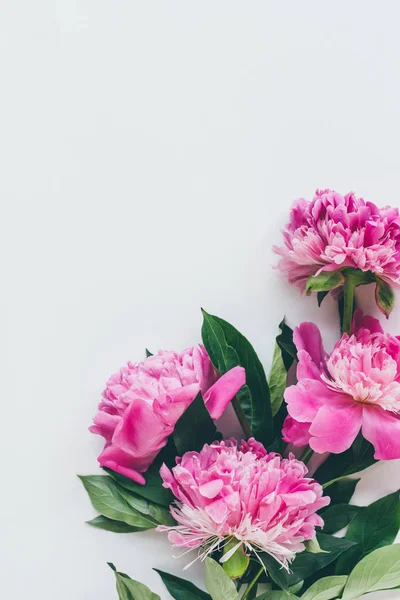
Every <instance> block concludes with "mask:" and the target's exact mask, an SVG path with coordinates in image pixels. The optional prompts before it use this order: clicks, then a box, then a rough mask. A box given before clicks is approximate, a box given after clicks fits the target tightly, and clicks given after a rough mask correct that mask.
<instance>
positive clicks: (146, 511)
mask: <svg viewBox="0 0 400 600" xmlns="http://www.w3.org/2000/svg"><path fill="white" fill-rule="evenodd" d="M118 491H119V493H120V494H121V496H122V497H123V498H124V499H125V501H126V502H127V503H128V504H129V506H131V507H132V508H133V509H134V510H136V511H138V512H139V513H140V514H142V515H146V517H148V518H149V519H151V520H152V521H154V522H155V523H156V524H157V525H175V521H174V519H173V518H172V517H171V513H170V512H169V509H168V508H165V507H164V506H160V505H159V504H155V503H154V502H150V500H146V499H145V498H141V497H140V496H136V495H135V494H133V493H132V492H128V490H126V489H124V488H123V487H121V486H119V487H118Z"/></svg>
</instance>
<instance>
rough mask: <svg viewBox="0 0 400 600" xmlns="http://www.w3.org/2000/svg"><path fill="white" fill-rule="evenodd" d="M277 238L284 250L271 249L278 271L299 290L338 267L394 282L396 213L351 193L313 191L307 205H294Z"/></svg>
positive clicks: (399, 258) (397, 270) (399, 240)
mask: <svg viewBox="0 0 400 600" xmlns="http://www.w3.org/2000/svg"><path fill="white" fill-rule="evenodd" d="M283 235H284V242H285V245H284V246H282V247H278V246H275V247H274V251H275V252H276V253H277V254H279V255H280V256H281V257H282V258H281V260H280V261H279V269H280V270H281V271H282V272H283V273H284V275H285V276H286V277H287V279H288V280H289V281H290V282H291V283H295V284H296V285H298V286H299V287H300V289H301V290H304V289H305V285H306V281H307V279H308V278H309V277H310V275H316V274H319V273H320V272H321V271H336V270H338V269H342V268H344V267H353V268H356V269H361V270H362V271H371V272H372V273H375V274H377V275H380V276H381V277H382V279H386V280H389V281H393V282H395V283H399V281H400V218H399V211H398V209H397V208H390V207H389V206H387V207H384V208H378V207H377V206H375V204H372V203H371V202H365V200H363V199H362V198H356V196H355V195H354V194H353V193H350V194H347V195H346V196H341V195H340V194H338V193H337V192H334V191H331V190H317V191H316V194H315V197H314V199H313V200H312V201H311V202H308V201H307V200H304V198H300V199H299V200H296V201H295V202H294V205H293V208H292V210H291V213H290V222H289V223H288V224H287V226H286V228H285V230H284V231H283Z"/></svg>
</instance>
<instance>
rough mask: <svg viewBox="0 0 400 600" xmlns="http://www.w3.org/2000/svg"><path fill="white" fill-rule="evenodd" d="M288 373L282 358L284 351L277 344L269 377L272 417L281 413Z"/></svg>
mask: <svg viewBox="0 0 400 600" xmlns="http://www.w3.org/2000/svg"><path fill="white" fill-rule="evenodd" d="M286 377H287V371H286V367H285V363H284V362H283V358H282V350H281V349H280V346H279V344H278V343H276V344H275V350H274V355H273V357H272V367H271V372H270V375H269V391H270V395H271V408H272V416H273V417H274V416H275V415H276V414H277V412H278V411H279V409H280V407H281V405H282V402H283V394H284V391H285V388H286Z"/></svg>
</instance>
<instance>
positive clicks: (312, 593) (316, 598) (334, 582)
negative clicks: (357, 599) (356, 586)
mask: <svg viewBox="0 0 400 600" xmlns="http://www.w3.org/2000/svg"><path fill="white" fill-rule="evenodd" d="M346 581H347V577H346V576H341V577H335V576H333V577H323V578H322V579H319V580H318V581H316V582H315V583H314V584H313V585H312V586H311V587H309V588H308V590H307V591H306V592H305V593H304V594H303V595H302V596H301V600H333V598H337V597H338V596H340V594H341V593H342V592H343V588H344V586H345V585H346Z"/></svg>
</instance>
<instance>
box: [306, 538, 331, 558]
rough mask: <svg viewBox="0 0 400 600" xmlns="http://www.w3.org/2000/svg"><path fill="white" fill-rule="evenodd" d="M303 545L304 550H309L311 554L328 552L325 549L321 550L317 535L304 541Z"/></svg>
mask: <svg viewBox="0 0 400 600" xmlns="http://www.w3.org/2000/svg"><path fill="white" fill-rule="evenodd" d="M304 545H305V547H306V552H310V553H311V554H321V552H323V553H324V554H326V553H328V551H327V550H322V548H321V546H320V545H319V542H318V539H317V536H314V537H313V538H312V539H311V540H308V541H306V542H304Z"/></svg>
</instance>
